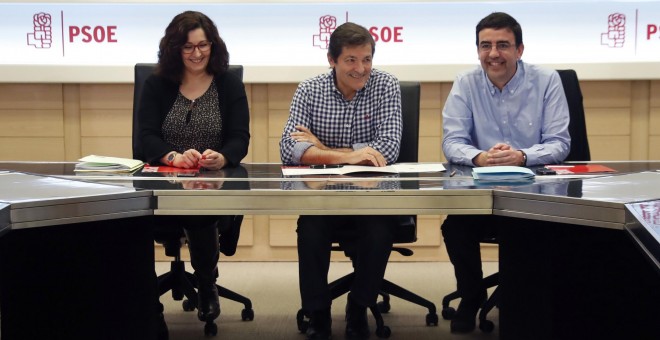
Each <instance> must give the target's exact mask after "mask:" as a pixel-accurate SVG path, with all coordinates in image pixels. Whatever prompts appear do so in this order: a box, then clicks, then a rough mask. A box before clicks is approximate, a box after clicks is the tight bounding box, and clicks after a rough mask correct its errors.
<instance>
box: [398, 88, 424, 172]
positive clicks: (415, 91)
mask: <svg viewBox="0 0 660 340" xmlns="http://www.w3.org/2000/svg"><path fill="white" fill-rule="evenodd" d="M400 84H401V116H402V119H403V131H402V134H401V148H400V151H399V158H397V162H399V163H402V162H417V160H418V155H419V93H420V84H419V82H416V81H402V82H400Z"/></svg>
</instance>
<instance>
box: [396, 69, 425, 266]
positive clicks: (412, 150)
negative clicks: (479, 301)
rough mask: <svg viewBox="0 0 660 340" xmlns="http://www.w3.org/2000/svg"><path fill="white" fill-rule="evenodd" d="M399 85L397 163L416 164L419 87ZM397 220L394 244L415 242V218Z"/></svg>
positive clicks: (404, 82) (405, 82)
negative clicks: (400, 120) (400, 118)
mask: <svg viewBox="0 0 660 340" xmlns="http://www.w3.org/2000/svg"><path fill="white" fill-rule="evenodd" d="M400 84H401V116H402V120H403V131H402V133H401V147H400V150H399V158H397V162H399V163H402V162H417V161H418V156H419V97H420V87H421V86H420V83H419V82H416V81H402V82H400ZM404 175H405V174H404ZM402 176H403V175H402ZM409 182H410V181H406V183H408V184H411V183H409ZM397 218H398V220H399V226H400V227H399V228H397V230H396V232H395V234H394V242H395V243H412V242H415V241H417V216H409V215H402V216H397ZM400 251H402V252H405V251H406V250H405V249H400ZM402 254H403V253H402ZM406 255H408V256H409V255H412V252H408V253H407V254H406Z"/></svg>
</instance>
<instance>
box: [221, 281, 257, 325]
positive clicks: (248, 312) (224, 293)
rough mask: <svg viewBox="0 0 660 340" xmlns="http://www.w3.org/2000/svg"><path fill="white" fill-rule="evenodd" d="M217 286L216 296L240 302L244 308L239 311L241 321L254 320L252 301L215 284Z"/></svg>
mask: <svg viewBox="0 0 660 340" xmlns="http://www.w3.org/2000/svg"><path fill="white" fill-rule="evenodd" d="M215 286H216V287H218V296H220V297H223V298H225V299H229V300H232V301H236V302H238V303H242V304H243V306H245V308H243V310H242V311H241V319H242V320H243V321H252V320H254V310H253V309H252V301H251V300H250V299H248V298H246V297H245V296H243V295H241V294H238V293H236V292H234V291H231V290H229V289H227V288H225V287H222V286H219V285H215Z"/></svg>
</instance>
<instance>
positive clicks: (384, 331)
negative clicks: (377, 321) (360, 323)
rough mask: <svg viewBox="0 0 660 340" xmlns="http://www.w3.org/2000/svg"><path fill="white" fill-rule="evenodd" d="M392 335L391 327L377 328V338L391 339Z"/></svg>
mask: <svg viewBox="0 0 660 340" xmlns="http://www.w3.org/2000/svg"><path fill="white" fill-rule="evenodd" d="M390 335H392V330H391V329H390V328H389V327H387V326H383V327H379V328H376V336H377V337H379V338H381V339H387V338H389V337H390Z"/></svg>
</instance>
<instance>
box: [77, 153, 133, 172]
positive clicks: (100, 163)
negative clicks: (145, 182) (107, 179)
mask: <svg viewBox="0 0 660 340" xmlns="http://www.w3.org/2000/svg"><path fill="white" fill-rule="evenodd" d="M79 161H80V163H78V164H76V167H75V169H74V171H76V172H109V173H131V172H133V171H136V170H138V169H140V168H141V167H142V166H143V165H144V163H143V162H142V161H140V160H137V159H130V158H119V157H105V156H96V155H90V156H87V157H83V158H81V159H79Z"/></svg>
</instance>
